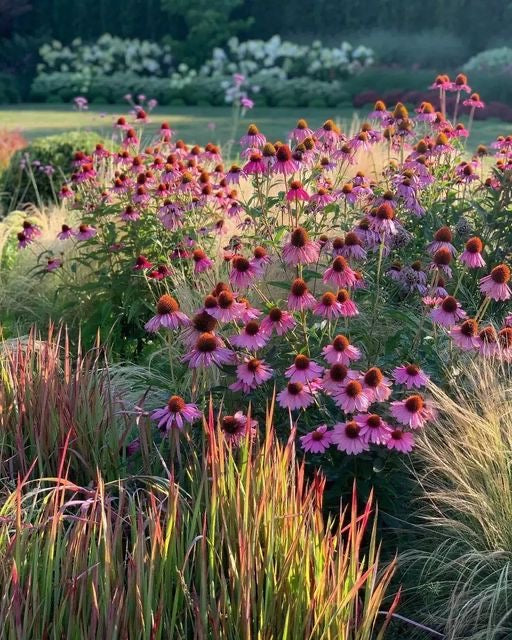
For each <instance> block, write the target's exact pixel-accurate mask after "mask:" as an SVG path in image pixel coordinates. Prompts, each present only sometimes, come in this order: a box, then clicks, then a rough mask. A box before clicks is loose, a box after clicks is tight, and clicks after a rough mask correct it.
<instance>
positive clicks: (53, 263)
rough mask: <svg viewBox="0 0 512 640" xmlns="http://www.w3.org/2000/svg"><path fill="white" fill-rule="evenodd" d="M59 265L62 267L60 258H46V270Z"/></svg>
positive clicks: (56, 267)
mask: <svg viewBox="0 0 512 640" xmlns="http://www.w3.org/2000/svg"><path fill="white" fill-rule="evenodd" d="M59 267H62V260H61V259H60V258H54V257H52V258H48V260H47V263H46V271H55V270H56V269H58V268H59Z"/></svg>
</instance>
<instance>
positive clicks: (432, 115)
mask: <svg viewBox="0 0 512 640" xmlns="http://www.w3.org/2000/svg"><path fill="white" fill-rule="evenodd" d="M416 113H417V114H418V115H417V116H416V120H419V121H420V122H434V120H435V119H436V110H435V109H434V106H433V105H432V104H431V103H430V102H422V103H421V104H420V106H419V107H418V108H417V109H416Z"/></svg>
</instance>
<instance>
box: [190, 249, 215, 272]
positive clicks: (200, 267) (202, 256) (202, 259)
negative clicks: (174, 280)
mask: <svg viewBox="0 0 512 640" xmlns="http://www.w3.org/2000/svg"><path fill="white" fill-rule="evenodd" d="M192 260H193V261H194V273H203V272H205V271H207V270H208V269H210V268H211V267H212V266H213V260H210V258H209V257H208V256H207V255H206V253H205V252H204V251H203V249H200V248H197V249H194V251H193V253H192Z"/></svg>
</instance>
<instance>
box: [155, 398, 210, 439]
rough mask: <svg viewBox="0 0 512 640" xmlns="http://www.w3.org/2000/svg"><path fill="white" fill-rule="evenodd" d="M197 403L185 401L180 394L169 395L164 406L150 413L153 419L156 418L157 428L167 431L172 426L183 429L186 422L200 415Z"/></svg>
mask: <svg viewBox="0 0 512 640" xmlns="http://www.w3.org/2000/svg"><path fill="white" fill-rule="evenodd" d="M201 415H202V414H201V412H200V411H199V409H198V408H197V405H195V404H192V403H188V404H187V403H186V402H185V400H184V399H183V398H182V397H181V396H177V395H176V396H171V397H170V398H169V400H168V402H167V404H166V406H165V407H163V408H161V409H156V410H155V411H153V413H152V414H151V418H152V419H153V420H158V428H159V429H161V430H162V431H167V432H169V431H170V430H171V429H172V428H173V427H176V428H178V429H183V427H184V426H185V423H186V422H189V423H192V422H194V421H195V420H197V419H198V418H200V417H201Z"/></svg>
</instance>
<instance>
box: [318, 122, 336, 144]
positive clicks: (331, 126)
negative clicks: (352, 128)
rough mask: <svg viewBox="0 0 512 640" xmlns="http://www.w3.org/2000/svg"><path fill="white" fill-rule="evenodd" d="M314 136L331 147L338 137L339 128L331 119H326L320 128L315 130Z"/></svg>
mask: <svg viewBox="0 0 512 640" xmlns="http://www.w3.org/2000/svg"><path fill="white" fill-rule="evenodd" d="M315 137H316V138H317V139H318V140H322V141H323V142H325V144H326V145H327V146H329V147H331V146H334V145H335V144H336V143H337V142H338V140H339V139H340V130H339V129H338V127H337V126H336V124H335V123H334V122H333V121H332V120H326V121H325V122H324V123H323V125H322V126H321V127H320V129H317V130H316V131H315Z"/></svg>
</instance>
